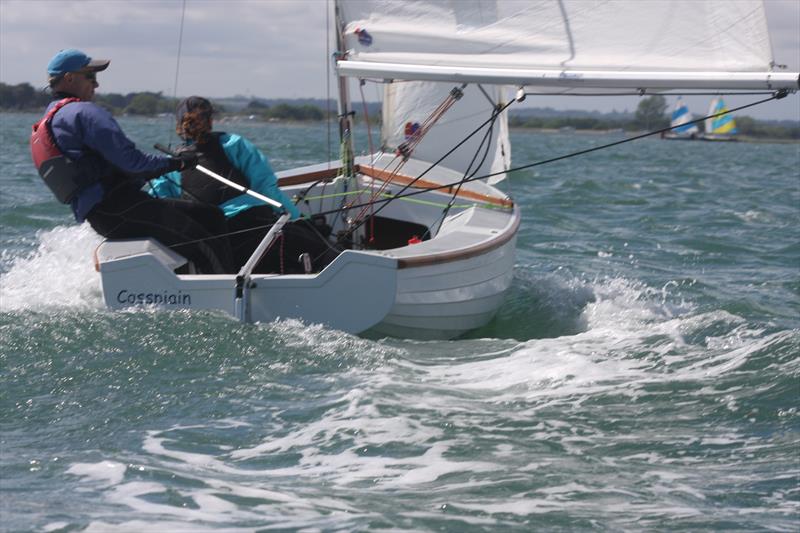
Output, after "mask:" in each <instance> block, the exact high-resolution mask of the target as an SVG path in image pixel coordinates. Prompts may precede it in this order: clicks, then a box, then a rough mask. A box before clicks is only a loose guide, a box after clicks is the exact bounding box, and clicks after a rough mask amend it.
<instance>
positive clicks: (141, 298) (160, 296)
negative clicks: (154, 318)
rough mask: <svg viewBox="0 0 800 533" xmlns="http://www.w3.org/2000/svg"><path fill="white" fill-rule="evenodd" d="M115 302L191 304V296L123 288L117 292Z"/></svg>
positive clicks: (129, 303) (180, 293) (131, 303)
mask: <svg viewBox="0 0 800 533" xmlns="http://www.w3.org/2000/svg"><path fill="white" fill-rule="evenodd" d="M117 302H119V303H121V304H128V305H192V296H191V295H190V294H184V293H182V292H181V291H178V292H167V291H164V292H161V293H158V292H138V293H134V292H130V291H129V290H127V289H123V290H121V291H119V292H118V293H117Z"/></svg>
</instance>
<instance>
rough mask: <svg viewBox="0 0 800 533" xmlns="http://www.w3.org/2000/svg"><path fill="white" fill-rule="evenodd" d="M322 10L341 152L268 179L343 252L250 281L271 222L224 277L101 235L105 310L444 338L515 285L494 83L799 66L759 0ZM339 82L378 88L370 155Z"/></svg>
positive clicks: (587, 88) (382, 4) (741, 84)
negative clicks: (183, 312)
mask: <svg viewBox="0 0 800 533" xmlns="http://www.w3.org/2000/svg"><path fill="white" fill-rule="evenodd" d="M334 5H335V14H336V16H335V31H336V34H337V50H338V51H337V52H336V54H335V57H336V68H337V76H338V79H339V116H340V134H341V135H340V137H341V145H342V146H341V153H342V159H341V160H340V161H333V162H323V163H321V164H318V165H315V166H309V167H303V168H298V169H294V170H290V171H285V172H281V173H280V174H279V177H280V182H279V183H280V185H281V186H282V188H283V189H284V191H285V192H286V193H287V194H288V195H289V196H294V197H295V198H297V201H298V207H299V208H300V209H301V211H302V212H303V213H304V214H305V215H307V216H313V215H320V214H323V215H324V216H325V219H326V222H327V224H328V225H330V226H332V227H333V233H332V235H333V236H334V237H335V236H337V235H338V236H340V237H341V236H345V237H346V239H347V242H348V246H347V249H346V250H345V251H343V252H342V253H341V254H340V255H339V256H338V257H337V258H336V259H335V260H334V261H333V262H331V263H330V264H329V265H327V267H325V268H324V270H322V271H321V272H309V273H307V274H292V275H284V274H280V273H274V274H254V273H253V272H252V267H253V266H254V264H255V263H256V262H257V261H258V259H259V257H260V256H259V254H260V253H262V252H263V251H264V250H265V249H267V248H269V247H270V246H272V245H274V244H275V242H277V239H278V233H279V232H278V231H277V229H276V231H273V232H270V234H268V235H267V236H266V237H265V238H264V241H263V242H262V243H261V245H259V247H258V249H257V250H256V251H255V252H254V254H253V256H252V257H251V258H250V260H249V261H248V262H247V264H246V265H243V266H242V268H241V269H240V270H239V272H236V273H231V274H229V275H198V274H191V273H185V272H186V268H187V267H186V259H185V258H183V257H181V256H179V255H178V254H176V253H174V252H173V251H172V250H169V249H168V248H166V247H164V246H162V245H160V244H159V243H157V242H155V241H153V240H148V239H143V240H133V241H106V242H104V243H103V244H102V245H101V246H100V247H99V248H98V250H97V254H96V255H97V267H98V270H99V272H100V275H101V278H102V288H103V294H104V298H105V302H106V304H107V305H108V306H109V307H111V308H114V309H117V308H123V307H128V306H137V305H156V306H160V307H165V308H169V309H196V310H200V309H213V310H222V311H224V312H227V313H230V314H232V315H235V316H237V317H238V318H240V319H241V320H243V321H250V322H267V321H272V320H275V319H277V318H296V319H300V320H302V321H304V322H305V323H309V324H310V323H321V324H325V325H327V326H329V327H331V328H336V329H340V330H343V331H346V332H350V333H355V334H361V333H365V332H366V333H368V334H374V335H394V336H401V337H411V338H420V339H436V338H453V337H457V336H459V335H461V334H463V333H465V332H467V331H469V330H472V329H474V328H479V327H481V326H483V325H485V324H487V323H488V322H489V321H490V320H491V319H492V317H493V316H494V315H495V313H496V312H497V310H498V309H499V308H500V306H501V305H502V303H503V298H504V295H505V293H506V292H507V291H508V290H509V287H510V286H511V283H512V279H513V267H514V261H515V243H516V238H517V230H518V228H519V225H520V206H519V205H518V204H517V203H515V202H514V201H513V199H512V198H511V197H509V196H508V195H507V194H506V193H504V192H503V191H502V190H500V189H499V188H498V186H499V185H498V182H499V181H500V180H502V179H503V178H504V177H505V175H506V171H507V170H509V168H510V167H509V165H510V147H509V144H508V128H507V124H506V113H505V110H506V108H507V107H508V105H510V104H511V103H514V100H511V99H508V98H507V97H506V96H505V95H504V87H505V86H510V87H511V88H512V89H513V90H515V91H516V100H517V101H521V100H522V99H524V97H525V95H526V93H527V92H528V91H535V92H537V93H541V92H554V93H586V94H591V93H592V92H593V91H602V90H607V89H615V90H627V91H629V92H631V93H636V94H640V95H641V94H647V93H659V92H665V91H669V90H688V89H700V90H709V89H732V90H735V89H741V90H753V89H761V90H764V91H777V90H781V89H784V90H790V91H795V90H796V89H797V88H798V74H797V73H782V72H775V71H773V65H775V63H774V62H773V58H772V55H771V50H770V43H769V36H768V35H767V31H766V28H767V25H766V20H765V16H764V10H763V6H762V3H761V1H760V0H743V1H740V2H733V3H731V2H728V1H725V0H719V1H717V0H708V1H706V2H703V5H702V9H695V7H696V6H697V4H696V3H695V2H694V1H693V0H678V1H661V0H653V1H648V2H639V1H633V0H612V1H607V2H600V3H594V2H585V1H583V0H561V1H559V2H553V1H549V0H547V1H535V0H525V1H523V2H520V1H514V0H509V1H504V0H470V1H463V2H444V1H434V0H418V1H406V0H339V1H336V2H335V3H334ZM686 12H692V13H693V16H691V17H686V16H685V13H686ZM710 35H713V36H714V39H713V40H711V39H708V38H707V36H710ZM686 50H692V54H690V55H688V56H687V55H686V53H685V51H686ZM351 79H354V80H357V81H360V82H362V83H368V82H375V83H380V84H382V85H383V86H384V102H383V126H382V133H381V148H380V149H376V150H374V151H373V150H370V151H369V152H370V153H369V155H366V156H361V157H354V156H353V154H354V153H355V150H354V148H353V142H352V139H353V134H352V130H351V127H352V111H351V103H350V97H349V92H350V91H349V89H350V83H349V80H351ZM483 177H485V178H486V179H478V178H483ZM281 220H283V221H285V216H284V217H282V219H281ZM339 244H340V245H341V244H342V240H341V238H340V240H339ZM179 272H183V273H179Z"/></svg>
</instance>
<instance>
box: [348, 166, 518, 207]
mask: <svg viewBox="0 0 800 533" xmlns="http://www.w3.org/2000/svg"><path fill="white" fill-rule="evenodd" d="M356 171H357V172H361V173H362V174H364V175H365V176H369V177H371V178H376V179H379V180H381V181H386V182H389V183H397V184H399V185H410V186H411V187H414V188H416V189H429V190H437V191H441V192H443V193H449V194H453V192H454V191H455V190H456V187H457V186H455V185H452V186H449V187H442V184H441V183H436V182H435V181H427V180H420V179H416V178H412V177H411V176H406V175H404V174H395V173H393V172H387V171H385V170H381V169H379V168H375V167H368V166H366V165H356ZM456 196H458V197H459V198H468V199H470V200H477V201H479V202H486V203H487V204H494V205H499V206H501V207H508V208H512V207H514V202H512V201H511V200H510V199H508V198H498V197H496V196H489V195H488V194H481V193H479V192H475V191H470V190H466V189H463V188H462V189H461V190H459V191H458V194H456Z"/></svg>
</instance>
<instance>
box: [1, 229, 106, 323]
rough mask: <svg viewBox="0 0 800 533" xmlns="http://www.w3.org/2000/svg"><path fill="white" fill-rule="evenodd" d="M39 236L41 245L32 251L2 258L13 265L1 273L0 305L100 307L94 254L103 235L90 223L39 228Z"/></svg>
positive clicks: (4, 307)
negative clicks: (93, 228)
mask: <svg viewBox="0 0 800 533" xmlns="http://www.w3.org/2000/svg"><path fill="white" fill-rule="evenodd" d="M36 238H37V240H38V241H39V245H38V247H37V248H36V250H35V251H33V252H32V253H29V254H27V255H25V256H19V257H11V258H6V257H4V258H3V263H10V267H9V268H8V269H7V270H6V272H5V274H2V275H0V278H2V279H0V308H2V310H3V311H21V310H26V309H35V310H42V309H48V308H63V307H68V308H73V307H77V308H95V309H96V308H100V307H101V306H102V293H101V291H100V276H99V274H98V273H97V272H95V270H94V260H93V253H94V250H95V248H97V246H98V245H99V244H100V243H101V242H102V238H101V237H100V236H99V235H97V234H96V233H95V232H94V231H93V230H92V228H91V227H90V226H89V225H88V224H83V225H81V226H59V227H56V228H53V229H51V230H46V231H39V232H38V233H37V234H36ZM4 267H5V264H4Z"/></svg>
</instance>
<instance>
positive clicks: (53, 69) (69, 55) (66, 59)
mask: <svg viewBox="0 0 800 533" xmlns="http://www.w3.org/2000/svg"><path fill="white" fill-rule="evenodd" d="M109 63H111V61H110V60H108V59H92V58H91V57H89V56H87V55H86V54H84V53H83V52H81V51H80V50H76V49H74V48H67V49H66V50H61V51H60V52H59V53H57V54H56V55H54V56H53V59H51V60H50V62H49V63H48V64H47V73H48V74H49V75H51V76H61V75H63V74H66V73H67V72H78V71H79V70H92V71H95V72H98V71H100V70H105V69H107V68H108V64H109Z"/></svg>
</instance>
